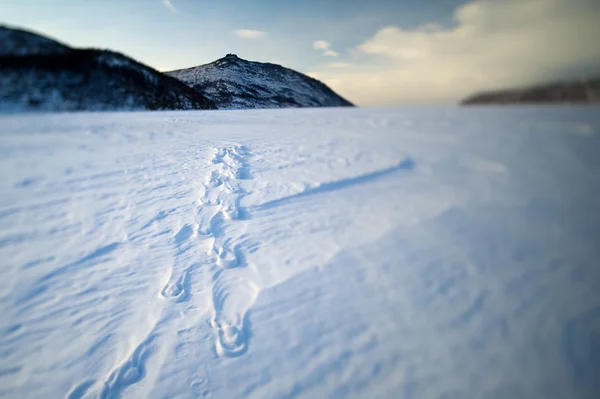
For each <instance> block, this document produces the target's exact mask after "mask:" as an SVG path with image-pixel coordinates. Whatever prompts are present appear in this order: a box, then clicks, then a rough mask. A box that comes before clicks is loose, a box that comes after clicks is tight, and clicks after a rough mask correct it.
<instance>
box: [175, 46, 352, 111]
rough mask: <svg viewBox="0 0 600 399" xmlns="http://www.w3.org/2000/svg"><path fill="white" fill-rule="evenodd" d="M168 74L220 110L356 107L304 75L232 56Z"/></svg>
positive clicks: (277, 66)
mask: <svg viewBox="0 0 600 399" xmlns="http://www.w3.org/2000/svg"><path fill="white" fill-rule="evenodd" d="M166 74H167V75H169V76H172V77H174V78H177V79H179V80H181V81H182V82H184V83H185V84H187V85H188V86H191V87H193V88H195V89H196V90H198V91H200V92H202V93H203V94H204V95H205V96H207V97H208V98H209V99H211V100H212V101H213V102H214V103H215V104H216V105H217V107H218V108H220V109H244V108H288V107H293V108H297V107H344V106H352V104H351V103H350V102H348V101H346V100H345V99H344V98H342V97H340V96H339V95H337V94H336V93H335V92H333V91H332V90H331V89H330V88H329V87H327V86H326V85H325V84H323V83H321V82H319V81H317V80H315V79H312V78H310V77H308V76H306V75H304V74H302V73H300V72H296V71H294V70H292V69H289V68H285V67H283V66H281V65H275V64H270V63H262V62H256V61H247V60H244V59H241V58H239V57H238V56H237V55H236V54H232V53H229V54H227V55H226V56H225V57H223V58H220V59H218V60H217V61H214V62H212V63H210V64H206V65H199V66H196V67H192V68H187V69H180V70H177V71H171V72H166Z"/></svg>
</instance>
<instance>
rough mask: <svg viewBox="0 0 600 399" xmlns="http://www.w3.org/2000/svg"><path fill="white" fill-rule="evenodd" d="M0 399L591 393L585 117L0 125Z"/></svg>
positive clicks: (179, 116)
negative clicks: (0, 128)
mask: <svg viewBox="0 0 600 399" xmlns="http://www.w3.org/2000/svg"><path fill="white" fill-rule="evenodd" d="M0 126H2V132H1V133H2V134H0V149H1V151H2V156H1V157H0V260H1V265H0V282H1V284H0V358H1V359H2V361H1V362H0V397H2V398H8V399H12V398H69V399H73V398H151V399H152V398H157V399H162V398H211V399H220V398H257V399H258V398H261V399H262V398H408V399H410V398H419V399H420V398H425V399H428V398H597V397H598V395H597V393H598V389H599V388H600V380H598V375H599V370H600V361H599V357H598V348H600V346H599V337H600V335H599V332H600V295H598V287H600V268H599V267H598V259H600V202H599V201H598V198H599V197H600V173H599V171H600V158H599V157H598V148H599V147H600V112H598V108H597V107H595V108H594V107H560V106H553V107H527V108H503V109H502V108H500V107H487V108H483V109H482V108H478V109H473V108H461V107H451V108H416V107H412V108H405V109H375V108H369V109H356V108H346V109H300V110H298V109H294V110H256V111H229V112H160V113H150V112H140V113H76V114H71V113H61V114H34V115H31V114H26V115H23V114H13V115H0Z"/></svg>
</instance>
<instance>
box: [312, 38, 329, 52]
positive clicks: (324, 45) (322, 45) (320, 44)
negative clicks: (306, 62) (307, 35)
mask: <svg viewBox="0 0 600 399" xmlns="http://www.w3.org/2000/svg"><path fill="white" fill-rule="evenodd" d="M330 47H331V44H329V43H328V42H326V41H325V40H317V41H315V42H314V43H313V48H314V49H315V50H329V48H330Z"/></svg>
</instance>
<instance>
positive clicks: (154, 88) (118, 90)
mask: <svg viewBox="0 0 600 399" xmlns="http://www.w3.org/2000/svg"><path fill="white" fill-rule="evenodd" d="M0 39H2V40H1V41H0V110H2V111H9V112H11V111H16V112H19V111H109V110H185V109H216V106H215V105H214V103H212V102H211V101H210V100H208V99H207V98H206V97H204V96H203V95H202V94H201V93H200V92H199V91H197V90H194V89H191V88H190V87H188V86H187V85H185V84H183V83H182V82H180V81H179V80H177V79H174V78H172V77H169V76H167V75H164V74H162V73H160V72H158V71H156V70H155V69H153V68H151V67H149V66H147V65H144V64H142V63H140V62H138V61H136V60H134V59H133V58H130V57H128V56H126V55H124V54H121V53H118V52H115V51H111V50H101V49H78V48H72V47H69V46H67V45H65V44H62V43H60V42H57V41H55V40H53V39H49V38H48V37H45V36H41V35H38V34H36V33H33V32H29V31H26V30H22V29H17V28H9V27H6V26H0Z"/></svg>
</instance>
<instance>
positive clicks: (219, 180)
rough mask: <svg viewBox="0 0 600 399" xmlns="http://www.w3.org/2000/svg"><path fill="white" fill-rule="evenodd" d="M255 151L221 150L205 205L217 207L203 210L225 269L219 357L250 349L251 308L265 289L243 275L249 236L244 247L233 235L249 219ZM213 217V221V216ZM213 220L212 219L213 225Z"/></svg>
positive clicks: (218, 311) (218, 296)
mask: <svg viewBox="0 0 600 399" xmlns="http://www.w3.org/2000/svg"><path fill="white" fill-rule="evenodd" d="M249 155H250V154H249V152H248V151H247V149H246V148H245V147H243V146H234V147H229V148H219V149H217V150H216V151H215V156H214V157H213V159H212V163H213V164H215V165H217V167H216V170H215V171H213V172H212V174H211V176H210V178H209V179H208V181H206V182H205V184H204V186H205V187H206V192H205V195H204V197H203V198H202V199H201V201H200V202H201V203H202V204H210V205H214V208H212V209H209V210H205V209H204V208H203V207H201V208H200V209H199V217H200V218H201V222H200V223H201V224H203V225H204V226H206V227H205V229H206V230H205V232H206V233H208V234H210V235H211V236H212V237H213V238H214V244H213V247H212V251H211V254H212V255H213V257H214V261H215V264H216V265H218V266H219V267H220V268H221V270H219V271H217V272H216V273H215V275H214V277H213V279H214V282H213V296H212V299H213V307H214V317H213V319H212V321H211V325H212V326H213V328H214V329H215V331H216V352H217V354H218V355H219V356H227V357H235V356H240V355H242V354H244V353H246V351H247V350H248V341H249V337H250V330H249V328H250V325H249V321H248V319H247V318H248V316H247V315H248V309H249V308H250V306H252V304H253V303H254V301H255V299H256V297H257V295H258V292H259V288H258V286H257V285H256V284H254V283H253V282H252V279H250V278H247V274H248V273H242V269H244V268H245V266H246V257H245V254H244V247H243V245H242V243H245V242H248V239H247V237H246V235H245V234H242V235H241V236H240V237H239V238H240V239H241V238H243V240H242V243H240V242H236V240H234V237H231V236H228V233H227V231H228V229H227V228H226V227H227V224H228V223H236V222H238V221H240V220H244V219H249V218H250V215H249V213H248V212H247V211H246V210H245V209H243V208H242V207H241V206H240V202H241V200H242V198H243V197H244V196H245V195H247V194H248V193H247V192H246V191H245V190H244V188H243V187H242V185H241V182H240V180H247V179H251V178H252V175H251V173H250V168H249V166H248V165H247V163H246V158H247V157H248V156H249ZM208 215H210V219H209V216H208ZM207 220H209V221H208V222H207Z"/></svg>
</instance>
